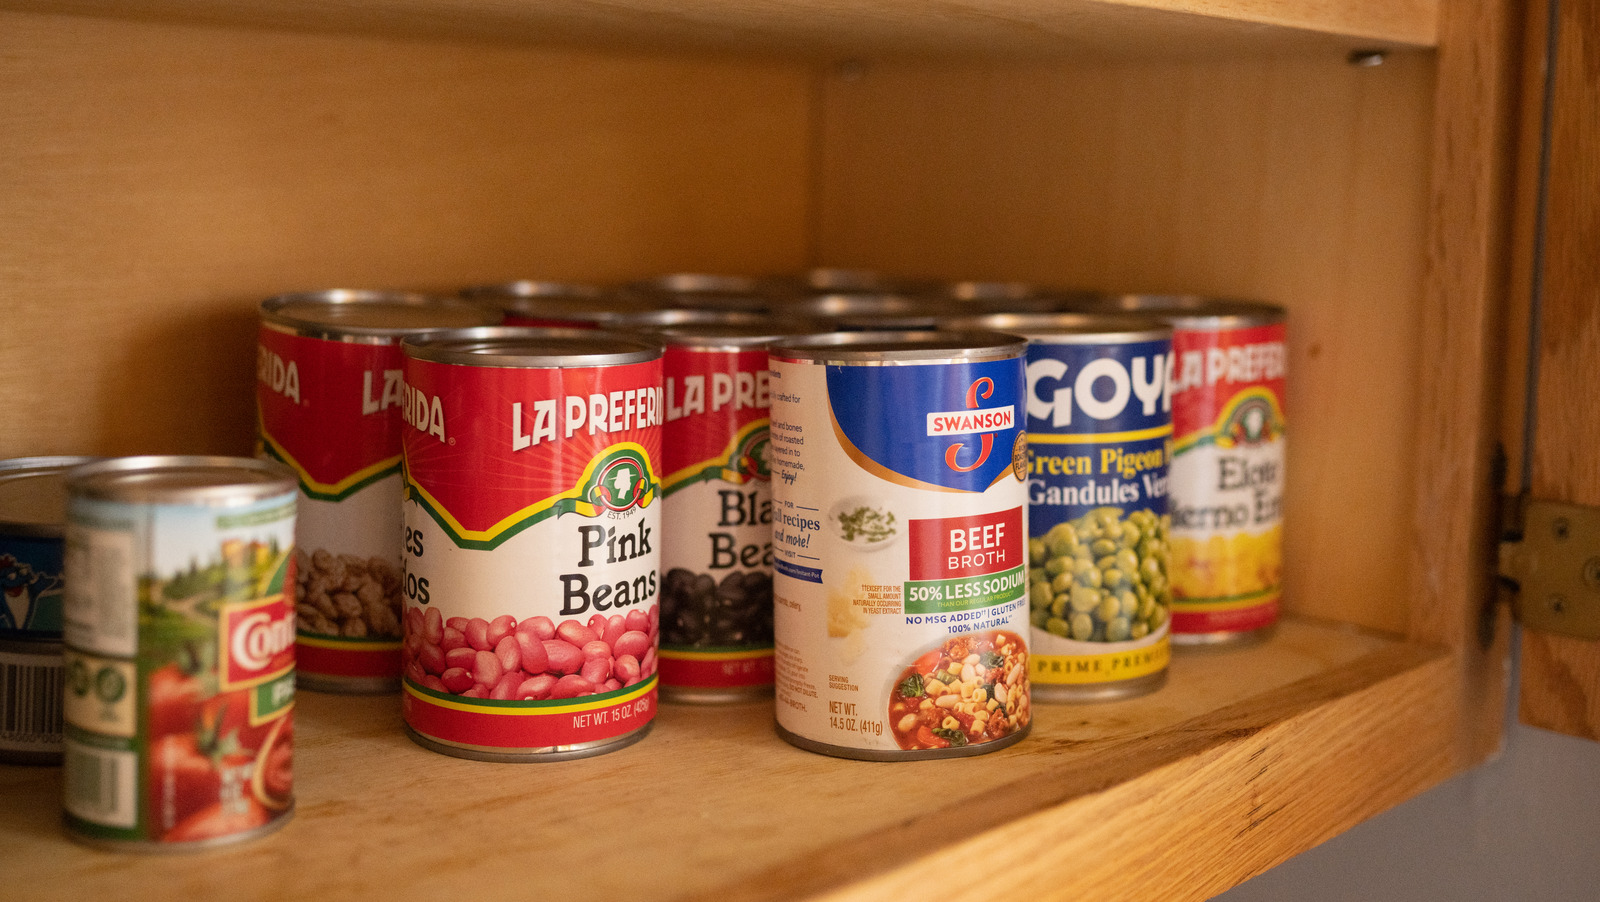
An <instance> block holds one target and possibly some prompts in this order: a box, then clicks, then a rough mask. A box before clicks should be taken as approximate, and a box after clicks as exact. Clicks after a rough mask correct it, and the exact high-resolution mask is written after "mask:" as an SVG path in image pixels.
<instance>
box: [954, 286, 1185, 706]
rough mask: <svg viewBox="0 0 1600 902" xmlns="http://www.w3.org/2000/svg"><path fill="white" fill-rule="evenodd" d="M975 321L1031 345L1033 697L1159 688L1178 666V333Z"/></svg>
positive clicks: (1155, 326) (1009, 318)
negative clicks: (1173, 534) (1172, 477)
mask: <svg viewBox="0 0 1600 902" xmlns="http://www.w3.org/2000/svg"><path fill="white" fill-rule="evenodd" d="M971 322H972V323H974V324H976V325H980V326H982V327H985V328H990V329H998V330H1005V331H1008V332H1015V333H1018V334H1021V335H1025V336H1027V338H1028V377H1027V378H1028V387H1027V406H1028V420H1027V424H1028V502H1029V507H1028V516H1029V539H1028V557H1029V570H1028V596H1029V604H1030V619H1031V622H1032V624H1033V634H1032V638H1033V658H1032V662H1033V666H1032V677H1033V691H1034V697H1035V698H1036V699H1038V700H1040V701H1093V700H1100V699H1112V698H1122V697H1126V696H1130V695H1137V694H1141V693H1144V692H1149V691H1151V690H1153V689H1156V688H1158V687H1159V686H1161V684H1162V683H1164V682H1165V681H1166V678H1167V665H1168V663H1169V662H1170V660H1171V657H1172V654H1171V640H1170V631H1171V616H1170V609H1171V604H1172V593H1171V587H1170V577H1169V573H1168V568H1169V550H1168V544H1169V541H1170V539H1169V535H1168V532H1169V528H1170V523H1169V516H1168V503H1169V491H1168V488H1169V473H1168V466H1169V461H1170V457H1171V445H1172V396H1171V393H1170V391H1169V389H1168V383H1167V373H1168V371H1169V369H1170V367H1171V362H1172V329H1171V328H1170V327H1168V326H1166V325H1165V324H1164V323H1162V322H1160V321H1159V320H1145V319H1134V318H1131V317H1111V316H1096V315H1083V314H1070V313H1055V314H1051V313H1038V314H1026V313H1024V314H994V315H989V316H984V317H978V318H976V319H974V320H972V321H971Z"/></svg>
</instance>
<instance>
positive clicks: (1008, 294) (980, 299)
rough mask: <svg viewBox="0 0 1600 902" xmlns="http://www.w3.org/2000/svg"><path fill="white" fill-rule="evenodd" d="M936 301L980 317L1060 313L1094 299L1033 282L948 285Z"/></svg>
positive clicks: (943, 287) (942, 289)
mask: <svg viewBox="0 0 1600 902" xmlns="http://www.w3.org/2000/svg"><path fill="white" fill-rule="evenodd" d="M934 297H936V298H939V299H941V300H945V301H951V302H954V303H955V304H956V305H958V306H960V307H962V308H965V309H964V312H965V313H966V314H968V315H979V314H984V313H1051V312H1057V311H1060V310H1064V309H1067V308H1068V307H1070V306H1071V305H1072V304H1073V303H1074V302H1077V301H1081V300H1083V299H1085V298H1090V297H1093V295H1090V294H1088V293H1086V292H1074V291H1066V290H1063V289H1059V288H1047V287H1044V286H1040V285H1034V284H1032V283H1029V282H981V281H966V282H950V283H948V284H945V285H943V286H941V287H940V288H939V289H938V290H937V291H936V292H934Z"/></svg>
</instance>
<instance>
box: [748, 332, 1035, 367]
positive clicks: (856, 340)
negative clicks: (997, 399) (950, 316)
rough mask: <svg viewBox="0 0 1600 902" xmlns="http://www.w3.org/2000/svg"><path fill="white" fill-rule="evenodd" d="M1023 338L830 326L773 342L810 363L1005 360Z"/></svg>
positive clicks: (1022, 349) (1020, 350)
mask: <svg viewBox="0 0 1600 902" xmlns="http://www.w3.org/2000/svg"><path fill="white" fill-rule="evenodd" d="M1027 350H1028V342H1027V341H1026V340H1025V339H1023V338H1021V337H1019V336H1016V335H1007V334H1005V333H1003V332H956V331H948V332H936V331H926V332H829V333H826V334H820V335H802V336H796V337H794V338H789V339H785V340H783V341H780V342H775V343H774V344H773V345H772V346H771V347H770V348H768V351H769V353H770V354H771V355H772V356H773V357H776V358H779V359H786V360H796V361H812V362H815V363H845V364H866V365H872V364H899V363H907V364H914V363H942V362H954V361H982V360H1004V359H1006V358H1010V357H1020V356H1022V355H1023V354H1025V353H1027Z"/></svg>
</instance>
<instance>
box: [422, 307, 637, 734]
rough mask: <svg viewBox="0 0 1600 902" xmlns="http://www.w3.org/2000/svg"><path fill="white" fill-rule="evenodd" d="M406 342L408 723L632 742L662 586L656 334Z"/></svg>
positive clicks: (448, 336) (514, 334)
mask: <svg viewBox="0 0 1600 902" xmlns="http://www.w3.org/2000/svg"><path fill="white" fill-rule="evenodd" d="M404 347H405V353H406V363H405V385H406V388H405V391H406V402H405V420H406V423H407V427H406V432H405V441H404V447H405V467H406V500H405V555H404V556H405V594H406V612H405V645H404V655H403V666H404V679H403V689H402V697H401V700H402V711H403V713H404V716H405V722H406V728H407V730H408V732H409V733H410V734H411V736H412V738H413V739H415V740H416V741H417V742H418V743H420V744H421V745H423V746H425V747H427V748H430V749H433V750H435V751H438V752H443V753H445V754H449V755H456V756H459V757H466V758H477V759H481V760H487V761H539V760H558V759H562V758H573V757H580V756H584V755H593V754H597V753H600V752H605V751H610V750H612V749H617V748H621V747H622V746H625V745H627V744H629V743H631V742H634V741H636V740H638V739H640V738H642V737H643V736H644V734H645V733H646V732H647V731H648V729H649V727H650V724H651V722H652V719H653V718H654V716H655V710H656V682H657V677H656V658H657V654H658V652H657V645H658V637H659V628H660V596H661V589H662V580H661V575H660V561H661V543H662V530H661V497H660V496H661V486H660V481H659V480H660V478H659V476H658V468H659V466H660V460H661V453H662V420H663V416H664V413H665V410H664V407H663V404H662V370H661V356H662V348H661V345H660V344H659V343H657V342H653V341H649V340H644V339H641V338H637V337H631V336H627V335H623V334H618V333H611V332H606V331H601V330H584V329H536V328H518V327H502V328H485V329H469V330H463V331H458V332H451V333H440V334H438V335H436V336H427V337H419V338H417V339H414V340H408V341H407V342H406V343H405V346H404Z"/></svg>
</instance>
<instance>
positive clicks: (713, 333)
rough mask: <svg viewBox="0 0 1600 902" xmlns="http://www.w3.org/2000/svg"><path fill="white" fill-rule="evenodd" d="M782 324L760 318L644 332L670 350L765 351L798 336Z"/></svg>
mask: <svg viewBox="0 0 1600 902" xmlns="http://www.w3.org/2000/svg"><path fill="white" fill-rule="evenodd" d="M782 325H783V324H782V322H781V321H774V320H773V319H772V318H770V317H760V318H758V319H757V320H756V321H754V322H715V321H713V322H690V323H674V324H672V325H668V326H660V327H658V328H650V329H641V330H640V331H641V332H644V333H645V334H647V335H649V336H651V337H653V338H657V339H659V340H660V341H661V342H662V343H663V344H665V345H666V346H667V347H669V348H707V349H711V348H727V349H739V348H764V347H766V346H767V345H770V344H772V343H773V342H775V341H782V340H783V339H785V338H788V337H790V336H792V335H794V334H796V333H795V331H793V330H785V329H783V328H782Z"/></svg>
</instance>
